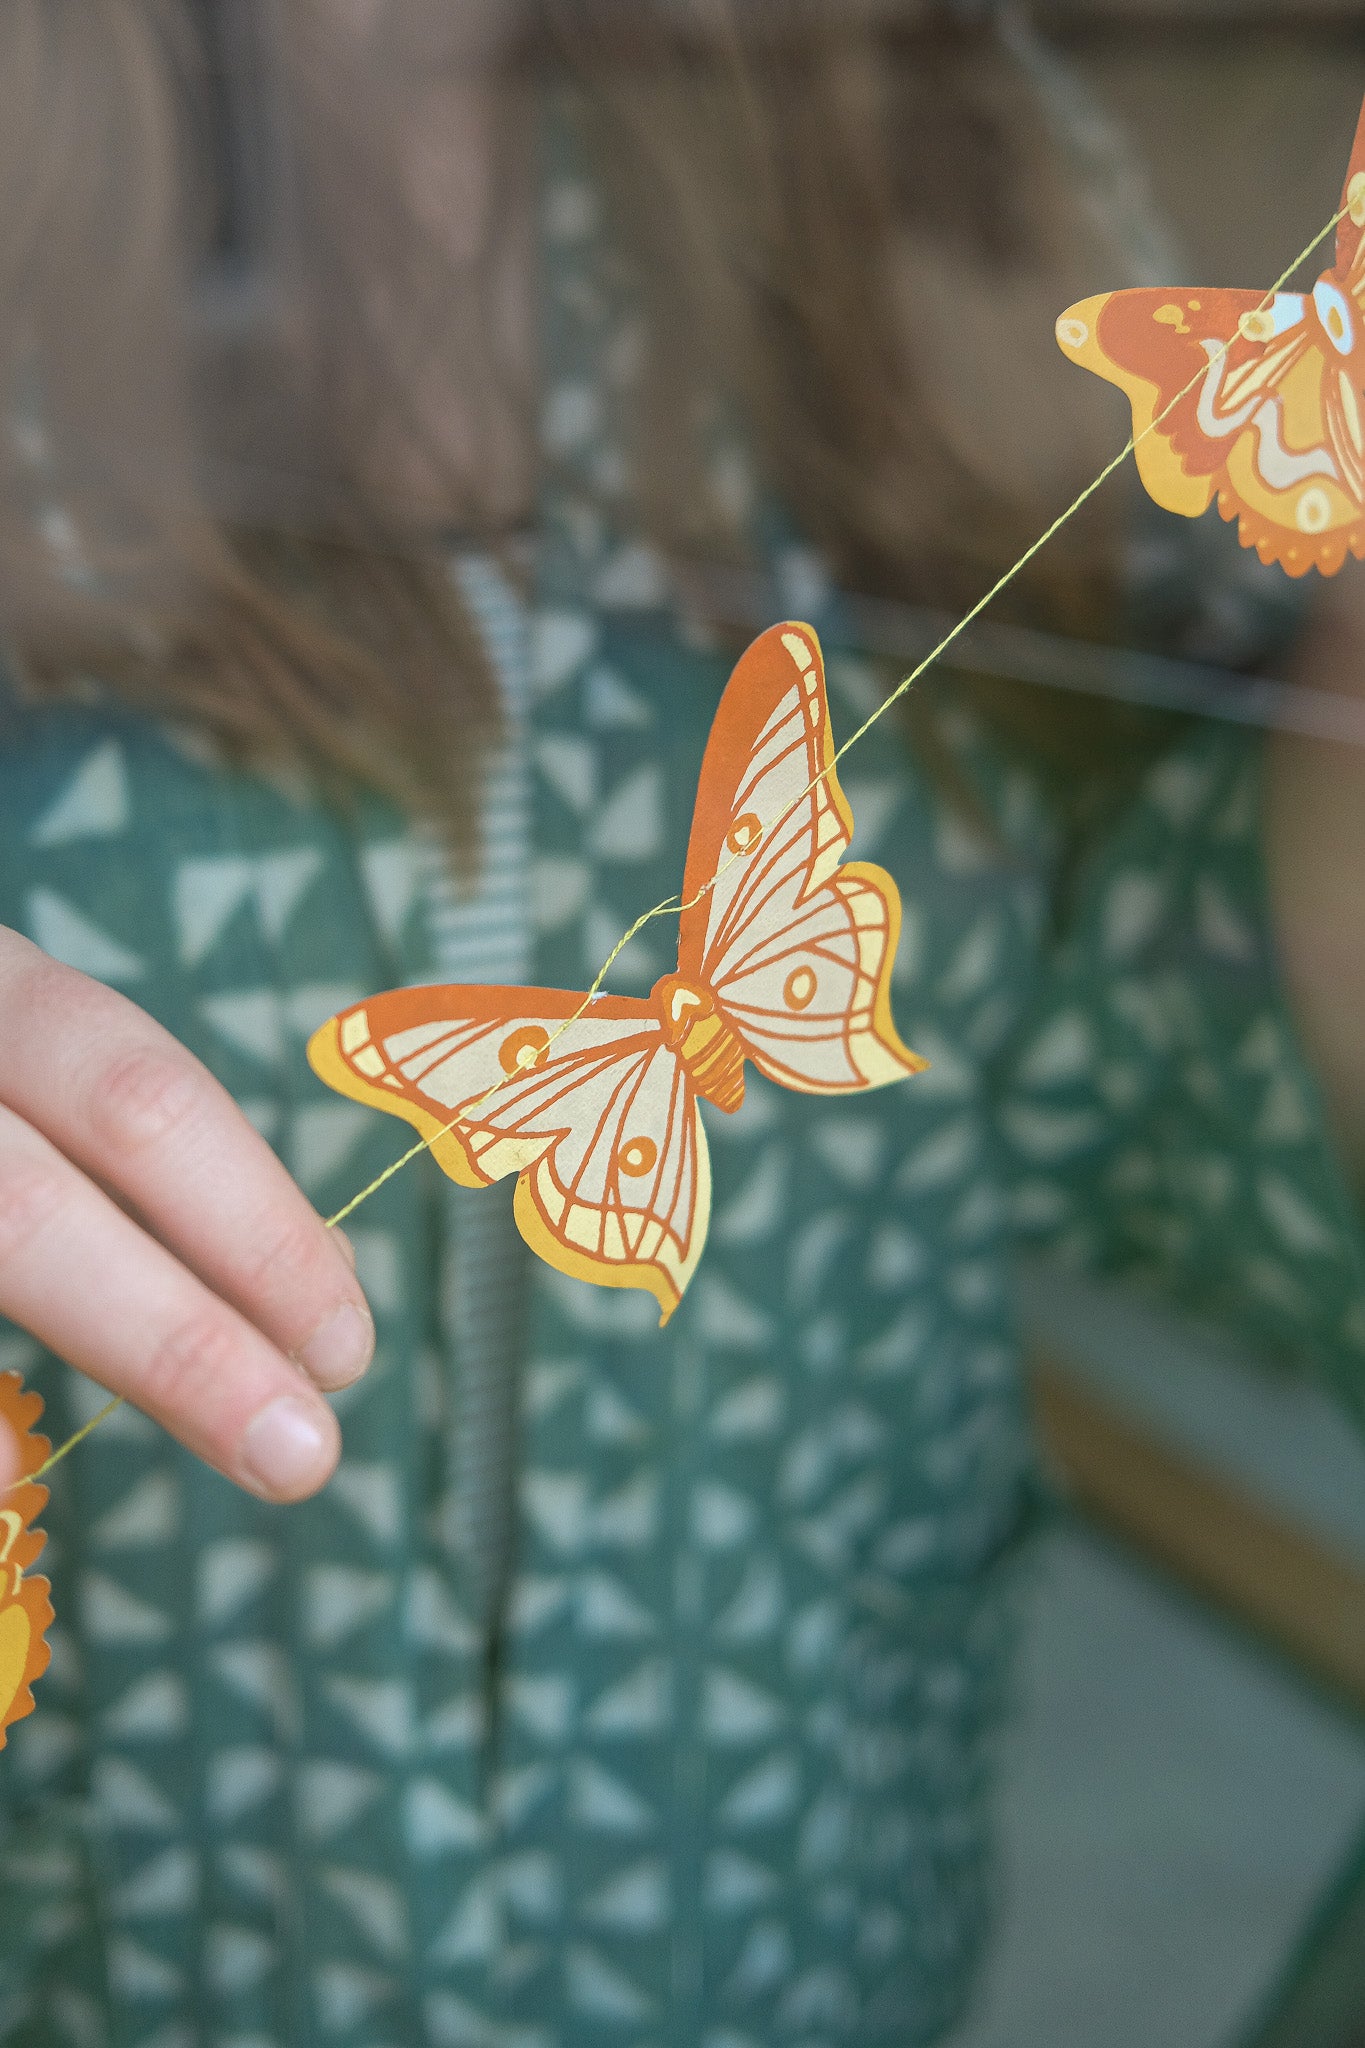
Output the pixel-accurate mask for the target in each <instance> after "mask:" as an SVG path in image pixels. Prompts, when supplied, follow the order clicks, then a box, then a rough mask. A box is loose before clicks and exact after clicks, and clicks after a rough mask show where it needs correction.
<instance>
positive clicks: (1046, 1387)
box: [1033, 1359, 1365, 1710]
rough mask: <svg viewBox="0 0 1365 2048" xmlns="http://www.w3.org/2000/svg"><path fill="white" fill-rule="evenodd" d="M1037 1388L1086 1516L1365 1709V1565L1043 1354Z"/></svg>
mask: <svg viewBox="0 0 1365 2048" xmlns="http://www.w3.org/2000/svg"><path fill="white" fill-rule="evenodd" d="M1033 1387H1034V1400H1035V1412H1036V1415H1037V1419H1038V1423H1039V1427H1040V1430H1041V1434H1042V1438H1043V1442H1044V1444H1045V1446H1046V1448H1047V1450H1048V1452H1049V1453H1050V1455H1051V1457H1052V1458H1053V1459H1054V1460H1055V1462H1056V1465H1057V1467H1058V1469H1059V1471H1060V1474H1061V1477H1062V1481H1063V1484H1064V1487H1065V1490H1066V1492H1067V1493H1068V1495H1069V1496H1070V1498H1071V1499H1072V1500H1073V1501H1074V1502H1075V1504H1076V1506H1077V1507H1078V1508H1079V1509H1080V1510H1081V1511H1082V1512H1083V1513H1085V1514H1086V1515H1087V1516H1089V1517H1090V1518H1091V1519H1092V1520H1093V1521H1095V1522H1096V1523H1098V1524H1099V1525H1100V1526H1101V1527H1103V1528H1105V1529H1107V1530H1109V1531H1111V1532H1112V1533H1113V1534H1114V1535H1116V1536H1118V1537H1119V1538H1121V1539H1122V1541H1123V1542H1125V1543H1126V1544H1128V1545H1130V1546H1131V1547H1132V1548H1133V1549H1134V1550H1136V1551H1138V1552H1139V1553H1141V1555H1143V1556H1144V1557H1146V1558H1147V1559H1149V1560H1150V1561H1151V1562H1153V1563H1154V1564H1156V1565H1158V1566H1159V1567H1160V1568H1161V1569H1162V1570H1163V1571H1166V1572H1169V1573H1170V1574H1171V1575H1172V1576H1173V1577H1174V1578H1176V1579H1178V1580H1179V1581H1180V1582H1181V1583H1182V1584H1183V1585H1185V1586H1187V1587H1188V1588H1189V1589H1190V1590H1191V1591H1192V1592H1194V1593H1195V1594H1197V1595H1198V1596H1199V1598H1200V1599H1202V1600H1204V1601H1206V1602H1209V1603H1211V1604H1212V1605H1213V1606H1215V1607H1217V1608H1219V1609H1221V1610H1222V1611H1223V1612H1225V1613H1226V1614H1228V1615H1230V1616H1231V1617H1232V1618H1233V1619H1235V1620H1236V1621H1238V1622H1241V1623H1242V1624H1244V1625H1245V1626H1247V1627H1248V1628H1250V1629H1251V1630H1253V1631H1254V1633H1255V1634H1256V1635H1258V1636H1260V1637H1261V1638H1263V1639H1264V1640H1265V1641H1266V1642H1267V1643H1268V1644H1269V1645H1270V1646H1271V1647H1272V1648H1273V1649H1275V1650H1276V1651H1278V1652H1279V1653H1280V1654H1281V1655H1283V1656H1284V1657H1286V1658H1288V1659H1289V1660H1290V1661H1291V1662H1292V1663H1294V1664H1296V1665H1298V1666H1299V1667H1300V1668H1301V1669H1302V1670H1304V1671H1305V1672H1307V1673H1308V1674H1309V1675H1311V1676H1312V1677H1313V1678H1315V1679H1317V1680H1319V1681H1320V1682H1322V1683H1324V1684H1326V1685H1327V1686H1329V1687H1330V1688H1331V1690H1332V1691H1334V1692H1336V1693H1338V1694H1339V1695H1341V1696H1342V1697H1343V1698H1344V1699H1346V1700H1348V1701H1349V1702H1350V1703H1351V1704H1353V1705H1354V1706H1356V1707H1359V1708H1360V1709H1362V1710H1365V1568H1362V1566H1360V1565H1358V1564H1356V1563H1355V1562H1354V1560H1352V1559H1351V1558H1349V1557H1347V1556H1345V1555H1343V1554H1342V1553H1341V1552H1339V1551H1336V1550H1334V1549H1333V1548H1332V1547H1331V1546H1330V1545H1329V1544H1327V1543H1324V1542H1322V1541H1321V1540H1320V1539H1319V1538H1318V1537H1316V1536H1314V1535H1312V1534H1310V1533H1308V1532H1307V1531H1305V1530H1304V1529H1302V1528H1301V1527H1299V1526H1297V1525H1296V1524H1295V1523H1294V1522H1292V1521H1291V1520H1289V1518H1288V1517H1286V1516H1284V1515H1281V1514H1280V1513H1279V1512H1278V1511H1277V1510H1275V1509H1274V1508H1271V1507H1267V1506H1266V1505H1265V1503H1264V1502H1263V1501H1261V1500H1258V1499H1257V1498H1256V1497H1255V1496H1254V1495H1253V1494H1252V1493H1250V1492H1248V1491H1247V1490H1246V1489H1244V1488H1243V1487H1240V1486H1238V1485H1237V1484H1236V1483H1235V1482H1233V1481H1230V1480H1228V1479H1226V1478H1224V1477H1223V1475H1222V1474H1221V1473H1218V1472H1215V1471H1213V1470H1212V1469H1211V1468H1210V1467H1209V1466H1208V1465H1206V1464H1204V1463H1202V1462H1201V1461H1200V1460H1199V1459H1197V1458H1195V1457H1192V1456H1191V1455H1190V1453H1189V1452H1187V1451H1185V1450H1183V1449H1180V1448H1178V1447H1177V1446H1176V1445H1174V1444H1172V1443H1170V1442H1169V1441H1168V1440H1167V1439H1165V1438H1163V1437H1161V1436H1159V1435H1158V1434H1157V1433H1156V1432H1155V1431H1154V1430H1152V1429H1150V1428H1149V1427H1148V1426H1147V1424H1146V1423H1144V1422H1141V1421H1139V1420H1137V1419H1136V1418H1135V1417H1134V1416H1132V1415H1130V1414H1128V1413H1125V1412H1124V1411H1123V1410H1122V1409H1120V1408H1118V1407H1116V1406H1114V1404H1113V1403H1112V1402H1110V1401H1108V1400H1106V1399H1105V1398H1104V1397H1103V1396H1102V1395H1099V1394H1097V1393H1095V1392H1094V1391H1093V1389H1092V1388H1090V1387H1088V1386H1087V1385H1086V1384H1085V1383H1084V1381H1082V1380H1081V1379H1080V1378H1079V1377H1078V1376H1077V1375H1076V1374H1075V1373H1073V1372H1068V1371H1067V1370H1066V1368H1065V1367H1064V1366H1062V1365H1060V1364H1058V1363H1057V1362H1056V1361H1054V1360H1052V1359H1041V1360H1038V1361H1036V1362H1035V1365H1034V1369H1033Z"/></svg>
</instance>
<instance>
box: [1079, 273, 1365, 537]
mask: <svg viewBox="0 0 1365 2048" xmlns="http://www.w3.org/2000/svg"><path fill="white" fill-rule="evenodd" d="M1057 340H1058V342H1059V344H1060V346H1061V348H1062V350H1063V352H1064V353H1065V354H1066V355H1068V356H1070V358H1071V360H1072V361H1073V362H1076V363H1080V364H1082V365H1083V367H1084V368H1086V369H1088V370H1093V371H1094V372H1095V374H1096V375H1097V376H1100V377H1104V378H1105V379H1107V381H1108V382H1109V383H1111V384H1116V385H1118V387H1119V389H1120V390H1121V391H1123V392H1124V393H1125V395H1126V396H1127V398H1128V400H1129V402H1130V404H1131V405H1132V408H1133V432H1134V436H1135V437H1137V450H1136V455H1137V464H1138V469H1139V472H1140V474H1141V476H1142V481H1143V483H1144V484H1145V486H1146V488H1147V490H1148V491H1149V492H1150V494H1151V496H1152V497H1153V498H1154V499H1155V500H1156V502H1157V504H1159V505H1162V506H1164V507H1165V508H1166V510H1167V511H1169V512H1181V513H1184V514H1185V515H1187V516H1188V517H1191V518H1193V517H1197V515H1198V514H1199V513H1201V512H1203V511H1204V510H1205V509H1206V507H1207V506H1208V505H1209V504H1210V503H1211V502H1212V501H1213V499H1214V498H1215V496H1216V498H1217V500H1218V508H1219V510H1220V512H1221V513H1222V515H1223V517H1224V518H1225V519H1233V518H1235V519H1236V520H1237V522H1238V534H1239V538H1240V539H1241V542H1242V545H1243V547H1254V548H1255V549H1256V551H1257V553H1258V554H1259V555H1260V557H1261V559H1262V561H1265V562H1279V563H1280V564H1281V565H1282V567H1283V568H1285V569H1286V570H1288V572H1289V574H1290V575H1291V576H1302V575H1303V574H1304V572H1305V571H1306V570H1308V569H1313V568H1316V569H1319V570H1321V571H1322V572H1323V573H1324V574H1326V575H1330V574H1332V573H1333V572H1334V571H1335V570H1337V569H1339V568H1340V567H1341V564H1342V562H1343V561H1344V560H1345V558H1346V554H1347V551H1348V549H1349V550H1350V551H1352V552H1354V553H1356V554H1360V553H1362V552H1365V503H1362V500H1361V497H1360V495H1359V492H1358V489H1357V487H1356V482H1355V476H1354V475H1353V473H1352V471H1351V469H1350V467H1349V466H1348V465H1346V464H1344V463H1343V460H1342V453H1341V451H1342V448H1343V446H1344V443H1343V440H1342V435H1343V432H1344V431H1348V430H1349V422H1348V421H1346V420H1345V419H1344V418H1343V415H1342V411H1341V409H1342V407H1343V405H1346V406H1350V405H1352V404H1354V392H1353V391H1348V392H1346V394H1345V395H1344V397H1343V394H1342V391H1341V377H1340V374H1339V370H1338V365H1337V364H1336V362H1335V361H1332V362H1329V361H1328V360H1327V356H1326V354H1325V352H1324V341H1323V337H1322V333H1321V330H1320V327H1319V323H1318V321H1317V318H1316V317H1315V314H1314V312H1313V308H1312V301H1311V300H1310V299H1308V298H1306V297H1305V296H1304V294H1302V293H1301V292H1278V293H1276V294H1275V296H1274V298H1273V299H1270V300H1269V301H1267V297H1266V294H1265V293H1264V292H1260V293H1258V292H1249V291H1185V290H1180V291H1163V290H1160V289H1145V288H1144V289H1142V290H1139V291H1122V292H1107V293H1102V294H1101V295H1100V296H1099V297H1097V298H1093V299H1083V300H1081V301H1080V303H1079V304H1077V305H1075V306H1070V307H1068V308H1067V310H1066V312H1065V313H1063V314H1062V316H1061V318H1060V319H1059V320H1058V322H1057ZM1187 387H1188V388H1187ZM1168 408H1169V410H1168ZM1158 421H1159V424H1156V422H1158Z"/></svg>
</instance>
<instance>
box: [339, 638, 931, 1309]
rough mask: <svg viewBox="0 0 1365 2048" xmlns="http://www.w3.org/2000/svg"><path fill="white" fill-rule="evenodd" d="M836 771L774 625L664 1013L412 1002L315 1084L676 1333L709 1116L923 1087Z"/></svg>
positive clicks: (813, 654) (557, 1004) (344, 1036)
mask: <svg viewBox="0 0 1365 2048" xmlns="http://www.w3.org/2000/svg"><path fill="white" fill-rule="evenodd" d="M833 761H834V745H833V740H832V738H831V735H830V725H829V708H828V705H827V703H826V698H825V677H824V667H823V663H822V661H821V657H820V646H819V642H818V641H817V639H816V637H815V635H814V633H813V632H812V631H811V630H810V628H809V627H807V626H800V625H781V626H774V627H772V628H771V629H770V630H769V631H768V632H766V633H764V634H763V635H762V636H761V637H760V638H759V639H758V640H756V641H755V642H754V644H753V645H752V646H751V647H750V648H749V649H748V651H747V652H746V653H745V654H744V655H743V656H742V657H741V659H740V662H739V664H738V666H737V667H736V669H735V671H734V674H733V675H732V676H731V678H730V681H729V683H728V685H727V687H726V690H725V694H724V696H723V697H722V699H721V702H720V706H719V709H718V710H717V712H716V717H715V722H714V724H713V725H712V728H711V736H710V739H709V741H708V743H707V748H706V754H705V758H704V760H703V763H702V770H701V781H700V784H699V786H698V790H697V800H696V808H695V811H694V814H693V820H692V833H691V839H690V841H689V844H688V850H687V864H686V869H685V873H684V878H683V898H682V900H683V904H684V908H683V911H682V916H681V920H680V927H679V938H678V965H677V971H676V973H673V974H666V975H664V976H663V977H662V979H661V980H659V981H658V982H657V983H656V984H655V987H654V989H653V991H652V993H651V994H650V996H649V997H648V998H647V999H638V998H635V997H630V996H616V995H597V996H594V997H593V998H592V1000H591V1001H590V1002H589V1001H586V999H585V998H584V997H583V996H581V995H576V994H573V993H570V992H569V991H566V990H563V989H544V988H477V987H451V988H417V989H399V990H395V991H393V992H392V993H390V994H388V995H378V996H374V997H371V998H370V999H369V1001H367V1002H364V1003H360V1004H357V1005H356V1006H354V1007H353V1008H351V1009H348V1010H343V1011H342V1012H341V1013H340V1014H339V1015H338V1016H336V1017H333V1018H332V1019H331V1020H330V1021H329V1022H328V1023H326V1024H324V1025H323V1027H322V1028H321V1030H320V1031H318V1032H317V1033H315V1035H314V1037H313V1039H312V1041H311V1043H310V1045H309V1048H308V1052H309V1058H310V1059H311V1061H312V1063H313V1066H314V1068H315V1070H316V1071H317V1073H318V1074H319V1075H320V1076H321V1078H322V1079H323V1080H324V1081H326V1082H327V1083H328V1084H329V1085H330V1086H331V1087H333V1088H336V1089H338V1090H339V1091H340V1092H341V1093H342V1094H344V1095H349V1096H352V1097H353V1098H354V1099H355V1100H357V1101H359V1102H367V1103H371V1104H373V1105H374V1107H375V1108H377V1109H387V1110H390V1111H392V1112H393V1113H394V1114H395V1115H397V1116H401V1117H404V1118H406V1120H407V1121H408V1122H409V1123H410V1124H413V1125H414V1126H415V1127H416V1128H417V1130H418V1131H420V1132H421V1134H422V1136H423V1137H424V1138H425V1139H427V1140H428V1141H429V1142H430V1147H431V1150H432V1152H433V1154H434V1155H435V1157H436V1159H437V1160H438V1162H439V1163H440V1165H441V1166H442V1167H443V1168H444V1170H445V1171H446V1173H448V1174H449V1175H450V1177H451V1178H452V1179H453V1180H456V1181H459V1182H460V1183H461V1184H462V1185H463V1186H466V1187H488V1186H489V1185H491V1183H492V1182H493V1181H495V1180H500V1179H502V1178H503V1177H504V1176H505V1175H507V1174H513V1173H514V1174H516V1175H517V1176H518V1179H517V1187H516V1197H515V1211H516V1218H517V1224H518V1227H519V1228H520V1230H521V1233H522V1236H523V1237H524V1238H525V1239H526V1241H527V1243H528V1244H530V1245H531V1247H532V1248H533V1250H535V1251H536V1252H538V1253H539V1254H540V1256H541V1257H542V1258H543V1259H545V1260H547V1261H548V1262H549V1264H550V1265H552V1266H555V1267H558V1269H559V1270H560V1271H561V1272H563V1273H570V1274H573V1275H575V1276H576V1277H577V1278H579V1279H583V1280H592V1281H596V1282H598V1283H599V1284H601V1285H604V1286H607V1287H638V1288H644V1289H647V1290H648V1291H649V1292H651V1293H652V1294H653V1295H654V1296H655V1298H656V1299H657V1301H658V1303H659V1308H660V1321H661V1322H666V1321H667V1319H668V1317H669V1316H670V1315H671V1314H672V1312H673V1310H674V1309H675V1308H676V1307H677V1305H678V1302H679V1301H680V1300H681V1298H682V1295H683V1291H684V1289H685V1288H686V1286H687V1284H688V1281H689V1280H690V1279H691V1277H692V1275H693V1273H694V1272H695V1270H696V1266H697V1261H698V1260H699V1258H700V1257H701V1252H702V1246H703V1245H704V1243H705V1241H706V1228H707V1222H708V1219H709V1215H710V1207H711V1173H710V1166H709V1162H708V1156H707V1149H706V1133H705V1130H704V1128H703V1126H702V1121H701V1116H700V1113H699V1107H698V1105H699V1101H700V1100H701V1099H702V1098H704V1099H705V1100H706V1101H708V1102H710V1103H713V1104H714V1105H715V1107H716V1108H718V1109H721V1110H730V1111H732V1110H735V1109H737V1108H738V1107H739V1104H740V1102H741V1101H742V1099H743V1096H744V1065H745V1062H746V1060H748V1061H752V1063H753V1065H754V1066H755V1067H756V1068H757V1069H758V1071H759V1072H760V1073H761V1074H766V1075H767V1076H768V1078H769V1079H770V1080H773V1081H778V1082H781V1083H782V1085H783V1086H784V1087H787V1088H795V1089H800V1090H802V1091H804V1092H806V1093H809V1094H814V1095H846V1094H851V1093H855V1092H860V1091H862V1090H864V1089H867V1088H879V1087H882V1086H884V1085H885V1084H886V1083H887V1082H889V1081H899V1080H902V1079H903V1078H904V1077H905V1076H906V1075H908V1074H913V1073H916V1072H917V1071H918V1070H919V1069H920V1068H921V1067H923V1065H924V1064H925V1062H924V1061H923V1060H921V1059H920V1058H919V1057H918V1056H917V1055H916V1054H915V1053H913V1052H911V1051H910V1050H909V1049H908V1048H907V1047H906V1046H904V1045H902V1043H901V1040H900V1038H899V1036H898V1034H897V1031H896V1027H895V1024H894V1023H893V1022H892V1017H891V1002H890V995H889V982H890V975H891V966H892V961H893V959H894V957H895V949H896V940H897V937H898V934H899V930H900V898H899V895H898V894H897V891H896V885H895V883H894V882H893V881H892V879H891V877H890V876H889V875H888V874H886V873H885V872H884V871H883V870H882V869H881V868H878V867H872V866H869V865H868V864H867V863H865V862H861V861H845V860H844V855H845V853H846V852H847V850H848V846H849V842H850V840H851V839H852V836H853V816H852V813H851V812H850V810H849V807H848V804H847V802H846V800H845V798H844V796H843V793H842V791H841V790H840V788H839V784H838V781H837V779H836V777H835V774H834V771H833Z"/></svg>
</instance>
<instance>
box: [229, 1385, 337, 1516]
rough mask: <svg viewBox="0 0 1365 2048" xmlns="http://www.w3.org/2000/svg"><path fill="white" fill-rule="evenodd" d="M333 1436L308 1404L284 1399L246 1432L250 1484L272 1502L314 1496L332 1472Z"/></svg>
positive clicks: (245, 1455) (288, 1396) (244, 1452)
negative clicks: (315, 1490)
mask: <svg viewBox="0 0 1365 2048" xmlns="http://www.w3.org/2000/svg"><path fill="white" fill-rule="evenodd" d="M332 1434H333V1432H332V1431H331V1430H329V1429H328V1427H327V1424H326V1422H323V1421H320V1420H319V1418H318V1415H317V1412H316V1410H315V1409H314V1408H313V1407H312V1405H311V1404H310V1403H309V1402H307V1401H300V1400H297V1399H296V1398H295V1397H294V1396H293V1395H292V1394H282V1395H281V1396H280V1398H279V1399H278V1400H276V1401H272V1402H271V1403H270V1405H269V1407H267V1408H262V1410H261V1412H260V1414H259V1415H257V1416H254V1417H253V1418H252V1420H251V1421H250V1422H249V1423H248V1424H247V1427H246V1429H245V1431H244V1432H243V1435H242V1446H241V1461H242V1471H243V1477H244V1478H245V1480H246V1483H247V1485H248V1486H251V1487H252V1488H254V1490H255V1491H256V1492H258V1493H263V1494H265V1495H267V1496H268V1497H269V1498H270V1499H278V1498H280V1497H281V1496H283V1497H285V1498H287V1499H292V1498H294V1497H296V1496H297V1495H300V1494H306V1493H311V1492H312V1491H313V1489H314V1488H315V1487H317V1486H320V1485H321V1484H322V1481H323V1480H324V1479H325V1478H326V1476H327V1474H328V1472H329V1471H330V1470H331V1467H332V1455H333V1444H332Z"/></svg>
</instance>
